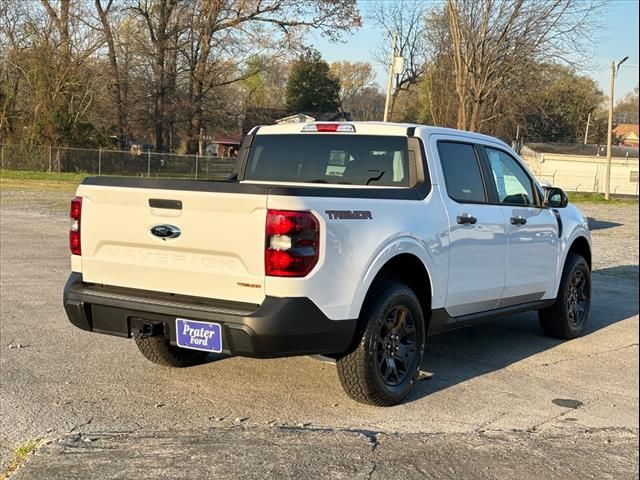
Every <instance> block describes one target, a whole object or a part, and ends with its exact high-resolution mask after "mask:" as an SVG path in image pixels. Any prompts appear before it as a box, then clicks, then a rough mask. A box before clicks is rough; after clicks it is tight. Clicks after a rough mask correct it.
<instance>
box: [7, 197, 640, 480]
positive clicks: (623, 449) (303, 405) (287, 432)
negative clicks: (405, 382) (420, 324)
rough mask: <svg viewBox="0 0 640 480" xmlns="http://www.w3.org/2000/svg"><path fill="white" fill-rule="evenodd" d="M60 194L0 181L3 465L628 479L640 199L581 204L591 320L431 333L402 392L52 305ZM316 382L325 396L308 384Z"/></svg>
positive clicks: (63, 253) (88, 474) (62, 262)
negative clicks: (381, 401) (205, 353)
mask: <svg viewBox="0 0 640 480" xmlns="http://www.w3.org/2000/svg"><path fill="white" fill-rule="evenodd" d="M71 195H72V194H71V193H70V192H68V193H67V192H51V193H38V192H24V191H11V190H7V189H5V190H3V191H2V192H1V194H0V205H1V208H0V232H1V234H2V235H1V249H0V253H1V255H0V257H1V258H0V260H1V262H0V268H1V270H0V271H1V276H0V277H1V282H0V290H1V297H2V302H1V303H0V388H1V389H0V478H2V473H1V472H2V471H3V468H6V467H7V466H8V465H9V464H10V463H11V462H12V460H13V457H14V452H13V451H14V449H15V447H16V446H19V445H22V444H24V442H26V441H29V440H33V439H38V438H42V439H43V442H42V443H41V444H40V446H39V447H38V448H37V450H36V452H35V453H34V454H31V455H30V456H28V458H27V461H26V463H25V465H24V466H23V467H22V468H20V469H19V470H18V471H17V473H16V474H15V478H16V479H40V478H47V479H52V480H53V479H58V478H61V479H62V478H65V479H66V478H79V479H80V478H114V479H115V478H123V477H129V478H133V477H137V478H140V479H143V478H162V477H175V478H211V477H212V476H215V477H216V478H237V477H240V476H243V477H248V478H258V477H260V478H264V477H270V476H276V477H282V478H321V477H322V478H324V477H331V478H360V477H362V478H532V479H533V478H540V477H542V478H563V479H564V478H612V479H620V478H637V477H638V206H637V205H613V206H609V205H600V204H591V205H589V204H587V205H581V208H582V209H583V210H584V211H585V213H586V214H587V215H588V216H589V217H590V218H591V225H592V228H593V238H594V267H595V268H594V270H595V271H594V282H593V283H594V300H593V306H592V312H591V318H590V326H589V329H588V332H587V335H585V336H584V337H582V338H580V339H577V340H574V341H571V342H559V341H556V340H551V339H548V338H545V337H544V336H542V334H541V333H540V330H539V327H538V325H537V321H536V318H535V315H534V314H524V315H518V316H515V317H512V318H509V319H505V320H501V321H498V322H493V323H489V324H485V325H479V326H476V327H472V328H469V329H465V330H462V331H459V332H451V333H448V334H445V335H441V336H438V337H434V338H432V339H430V341H429V345H428V349H427V355H426V358H425V362H424V365H423V368H424V369H425V370H427V371H429V372H432V373H433V377H432V378H431V379H430V380H425V381H422V382H421V383H420V384H418V385H417V387H416V388H415V389H414V392H412V394H411V395H410V397H409V398H408V399H407V401H406V402H405V403H403V404H402V405H399V406H397V407H393V408H388V409H380V408H374V407H368V406H365V405H360V404H357V403H354V402H352V401H351V400H349V399H348V398H347V397H346V396H345V395H344V393H343V392H342V391H341V388H340V386H339V383H338V380H337V376H336V374H335V368H334V366H332V365H330V364H326V363H320V362H317V361H315V360H312V359H309V358H304V357H303V358H291V359H276V360H253V359H245V358H232V359H226V360H222V361H215V362H211V363H209V364H206V365H201V366H198V367H194V368H189V369H184V370H172V369H167V368H163V367H159V366H156V365H153V364H151V363H149V362H147V361H145V360H144V359H143V358H142V356H141V355H139V353H138V352H137V351H136V348H135V345H134V344H133V342H131V341H126V340H123V339H119V338H114V337H108V336H101V335H95V334H89V333H86V332H82V331H80V330H78V329H76V328H74V327H73V326H71V325H70V324H69V322H68V321H67V319H66V317H65V316H64V312H63V310H62V306H61V290H62V285H63V284H64V281H65V279H66V277H67V275H68V269H69V266H68V253H67V229H68V220H67V218H66V210H67V204H68V200H69V198H70V196H71ZM319 392H321V393H319Z"/></svg>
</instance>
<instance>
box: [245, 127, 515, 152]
mask: <svg viewBox="0 0 640 480" xmlns="http://www.w3.org/2000/svg"><path fill="white" fill-rule="evenodd" d="M318 123H336V122H308V123H285V124H280V125H265V126H261V127H260V129H259V130H258V132H257V133H256V134H257V135H265V134H269V135H279V134H280V135H281V134H292V133H304V134H310V135H326V133H315V132H303V131H302V129H303V128H304V127H305V126H307V125H312V124H318ZM344 123H348V124H350V125H353V126H354V127H355V129H356V131H355V135H358V134H360V135H407V130H408V129H409V128H415V129H416V133H417V135H420V136H427V135H429V134H434V133H435V134H442V135H455V136H457V137H466V138H468V139H469V140H471V139H474V138H475V139H481V140H484V141H487V142H492V143H499V144H501V145H505V146H508V145H507V144H506V143H504V142H503V141H502V140H500V139H498V138H495V137H491V136H489V135H484V134H481V133H475V132H467V131H464V130H456V129H455V128H444V127H434V126H431V125H418V124H415V123H393V122H344ZM338 135H354V133H345V132H343V133H339V134H338Z"/></svg>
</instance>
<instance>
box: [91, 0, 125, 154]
mask: <svg viewBox="0 0 640 480" xmlns="http://www.w3.org/2000/svg"><path fill="white" fill-rule="evenodd" d="M95 3H96V11H97V12H98V18H99V19H100V25H102V33H103V35H104V40H105V42H106V44H107V52H108V56H109V66H110V68H111V78H110V83H111V88H110V93H111V97H112V99H113V103H114V104H115V106H116V115H117V122H118V144H119V146H120V148H125V147H126V144H127V137H128V127H127V114H126V103H125V89H126V87H125V86H124V81H123V78H122V74H121V72H120V65H119V63H118V54H117V51H116V43H115V40H114V35H113V30H112V28H111V18H110V14H111V13H112V10H111V7H112V6H113V0H107V3H106V5H104V6H103V5H102V0H95Z"/></svg>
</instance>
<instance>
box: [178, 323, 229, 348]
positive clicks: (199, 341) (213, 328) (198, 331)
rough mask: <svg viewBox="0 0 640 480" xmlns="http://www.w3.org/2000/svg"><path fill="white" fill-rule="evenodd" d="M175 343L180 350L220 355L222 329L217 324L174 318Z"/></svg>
mask: <svg viewBox="0 0 640 480" xmlns="http://www.w3.org/2000/svg"><path fill="white" fill-rule="evenodd" d="M176 343H177V344H178V346H179V347H182V348H190V349H192V350H202V351H205V352H215V353H220V352H222V327H220V325H219V324H217V323H210V322H198V321H196V320H187V319H185V318H176Z"/></svg>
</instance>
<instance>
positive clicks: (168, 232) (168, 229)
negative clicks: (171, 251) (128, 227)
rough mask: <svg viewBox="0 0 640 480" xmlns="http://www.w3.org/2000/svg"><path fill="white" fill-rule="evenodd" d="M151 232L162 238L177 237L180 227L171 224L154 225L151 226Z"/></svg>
mask: <svg viewBox="0 0 640 480" xmlns="http://www.w3.org/2000/svg"><path fill="white" fill-rule="evenodd" d="M151 234H152V235H154V236H156V237H158V238H161V239H162V240H166V239H168V238H178V237H179V236H180V229H179V228H178V227H174V226H173V225H156V226H154V227H151Z"/></svg>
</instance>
